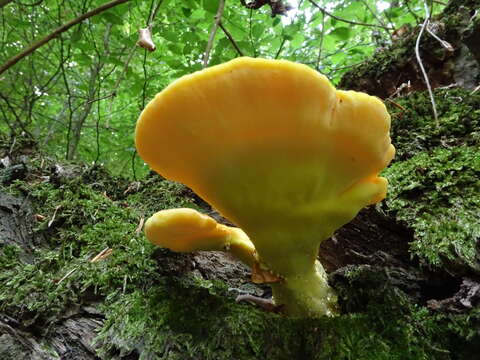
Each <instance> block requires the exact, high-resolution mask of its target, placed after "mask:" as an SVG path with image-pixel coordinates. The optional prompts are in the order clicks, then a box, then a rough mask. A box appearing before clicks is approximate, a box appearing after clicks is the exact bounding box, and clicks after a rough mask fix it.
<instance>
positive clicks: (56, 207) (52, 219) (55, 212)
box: [47, 205, 62, 227]
mask: <svg viewBox="0 0 480 360" xmlns="http://www.w3.org/2000/svg"><path fill="white" fill-rule="evenodd" d="M61 207H62V205H57V206H55V211H54V212H53V215H52V218H51V219H50V221H49V222H48V225H47V227H50V226H52V224H53V222H54V221H55V217H56V216H57V212H58V210H59V209H60V208H61Z"/></svg>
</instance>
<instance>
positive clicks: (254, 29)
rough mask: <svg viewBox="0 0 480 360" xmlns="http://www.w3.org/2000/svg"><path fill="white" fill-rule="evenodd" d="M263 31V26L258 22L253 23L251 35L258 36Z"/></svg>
mask: <svg viewBox="0 0 480 360" xmlns="http://www.w3.org/2000/svg"><path fill="white" fill-rule="evenodd" d="M264 31H265V28H264V27H263V26H262V25H260V24H255V25H254V26H253V27H252V35H253V37H255V38H259V37H260V36H262V34H263V32H264Z"/></svg>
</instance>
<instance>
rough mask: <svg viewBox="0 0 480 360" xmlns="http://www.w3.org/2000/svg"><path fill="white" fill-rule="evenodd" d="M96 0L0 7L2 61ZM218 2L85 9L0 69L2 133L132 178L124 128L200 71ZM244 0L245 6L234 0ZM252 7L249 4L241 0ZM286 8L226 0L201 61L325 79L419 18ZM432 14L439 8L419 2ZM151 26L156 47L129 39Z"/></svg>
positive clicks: (27, 1)
mask: <svg viewBox="0 0 480 360" xmlns="http://www.w3.org/2000/svg"><path fill="white" fill-rule="evenodd" d="M105 3H106V1H100V0H83V1H66V0H63V1H60V0H58V1H55V0H44V1H34V0H21V1H20V0H19V1H3V2H1V3H0V4H1V5H0V6H1V9H0V24H1V25H0V39H1V41H0V64H2V63H5V62H7V60H8V59H10V58H11V57H13V56H15V55H16V54H18V53H20V52H21V51H22V50H23V49H25V48H28V47H29V46H30V45H31V44H32V43H34V42H35V41H38V40H39V39H41V38H43V37H45V36H46V35H48V34H50V33H52V31H53V30H55V29H56V28H58V27H60V26H61V25H62V24H65V23H67V22H68V21H70V20H72V19H75V18H77V17H78V16H80V15H82V14H84V13H86V12H88V11H90V10H92V9H95V8H97V7H99V6H101V5H103V4H105ZM219 3H220V1H219V0H182V1H173V0H163V1H162V0H151V1H140V0H130V1H126V2H124V3H123V4H120V5H117V6H114V7H112V8H111V9H109V10H107V11H103V12H101V13H99V14H96V15H94V16H91V17H89V18H87V19H85V20H84V21H82V22H80V23H79V24H77V25H75V26H72V27H71V28H70V29H69V30H68V31H66V32H63V33H62V34H61V35H59V36H57V37H55V38H53V39H52V40H51V41H49V42H48V43H46V44H45V45H43V46H41V47H40V48H39V49H38V50H36V51H35V52H33V53H32V54H30V55H28V56H26V57H25V58H23V59H21V60H20V61H19V62H18V63H16V64H15V65H14V66H12V67H11V68H10V69H8V70H7V71H5V72H3V73H2V74H1V75H0V119H1V120H0V133H1V134H4V135H6V136H5V137H6V138H10V139H15V138H16V137H18V136H19V135H21V134H29V135H30V136H31V137H32V138H33V139H35V140H36V141H37V142H38V144H39V145H40V147H41V148H43V149H44V150H46V151H48V152H49V153H50V154H54V155H56V156H58V157H59V158H68V159H78V160H83V161H87V162H90V163H98V164H104V165H106V166H107V167H108V168H110V169H111V170H113V171H114V172H116V173H122V174H124V175H127V176H135V177H140V176H141V175H142V174H144V173H146V172H147V171H148V169H147V168H146V166H145V165H144V164H143V162H142V161H141V160H140V159H139V158H138V157H136V156H135V149H134V144H133V132H134V128H135V122H136V119H137V117H138V115H139V113H140V111H141V110H142V109H143V107H144V106H145V104H146V103H147V102H148V101H149V100H150V99H151V98H152V97H153V96H154V95H155V94H156V93H158V92H159V91H161V90H162V89H163V88H164V87H165V86H166V85H168V84H169V83H170V82H171V81H173V80H175V79H177V78H178V77H180V76H182V75H185V74H188V73H191V72H193V71H197V70H200V69H202V67H203V62H204V57H205V53H206V52H208V51H207V44H208V43H209V37H210V33H211V29H212V27H213V26H214V24H215V15H216V14H217V11H218V8H219ZM243 3H245V2H243ZM246 3H247V4H248V3H251V1H248V0H247V1H246ZM288 3H289V4H290V5H291V6H292V9H291V10H289V11H287V14H286V15H285V16H280V15H277V16H275V17H272V16H271V15H272V14H271V9H270V8H269V6H267V5H265V6H263V7H261V8H260V9H250V8H247V7H246V6H244V5H243V4H242V2H241V1H240V0H227V1H225V7H224V11H223V14H222V15H221V18H220V20H221V27H219V28H218V29H217V32H216V35H215V38H214V40H213V42H211V45H212V47H211V51H210V53H209V56H208V66H212V65H215V64H219V63H222V62H225V61H228V60H230V59H232V58H235V57H237V56H240V55H241V54H243V55H245V56H252V57H265V58H276V59H287V60H292V61H296V62H300V63H304V64H307V65H309V66H311V67H312V68H315V69H317V70H318V71H320V72H322V73H323V74H325V75H326V76H327V77H328V78H330V79H331V80H332V81H333V83H336V82H338V81H339V79H340V78H341V76H342V74H344V73H345V72H346V71H348V70H349V69H351V68H352V67H353V66H355V65H356V64H359V63H362V62H364V61H366V60H368V58H369V57H370V56H371V55H372V54H373V53H374V52H375V51H384V49H385V48H386V47H387V46H388V45H389V44H391V43H392V41H395V34H396V32H398V30H399V29H401V28H402V27H405V26H412V27H414V26H417V25H418V24H419V23H421V22H422V21H423V17H424V15H425V7H424V6H425V3H424V1H423V0H398V1H374V0H336V1H331V0H315V1H311V0H290V1H289V2H288ZM428 6H429V7H430V10H431V11H432V14H433V15H435V14H437V13H438V12H440V11H441V10H442V9H443V7H444V6H445V4H444V3H443V2H442V1H432V2H430V1H429V2H428ZM148 25H151V29H152V33H153V41H154V43H155V45H156V50H155V51H154V52H148V51H147V50H145V49H143V48H140V47H138V46H136V45H135V44H136V42H137V40H138V30H139V29H140V28H145V27H147V26H148Z"/></svg>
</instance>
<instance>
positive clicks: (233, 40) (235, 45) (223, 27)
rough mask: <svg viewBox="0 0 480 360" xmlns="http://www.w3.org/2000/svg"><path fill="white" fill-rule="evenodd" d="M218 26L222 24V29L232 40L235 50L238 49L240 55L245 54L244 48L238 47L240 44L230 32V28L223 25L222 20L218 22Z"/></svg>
mask: <svg viewBox="0 0 480 360" xmlns="http://www.w3.org/2000/svg"><path fill="white" fill-rule="evenodd" d="M218 26H220V29H222V31H223V33H224V34H225V36H226V37H227V38H228V40H230V42H231V43H232V45H233V47H234V48H235V50H237V53H238V55H240V56H243V52H242V50H240V48H239V47H238V44H237V43H236V42H235V39H234V38H233V37H232V35H231V34H230V33H229V32H228V30H227V29H226V28H225V26H223V23H222V22H221V21H220V22H219V23H218Z"/></svg>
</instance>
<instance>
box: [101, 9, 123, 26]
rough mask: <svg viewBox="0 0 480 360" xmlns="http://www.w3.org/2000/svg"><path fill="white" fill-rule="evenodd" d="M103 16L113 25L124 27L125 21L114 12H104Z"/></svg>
mask: <svg viewBox="0 0 480 360" xmlns="http://www.w3.org/2000/svg"><path fill="white" fill-rule="evenodd" d="M101 16H102V17H103V18H104V19H105V20H107V22H109V23H111V24H114V25H123V19H122V18H121V17H120V16H118V15H117V14H115V13H114V12H113V11H107V12H104V13H103V14H102V15H101Z"/></svg>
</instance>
